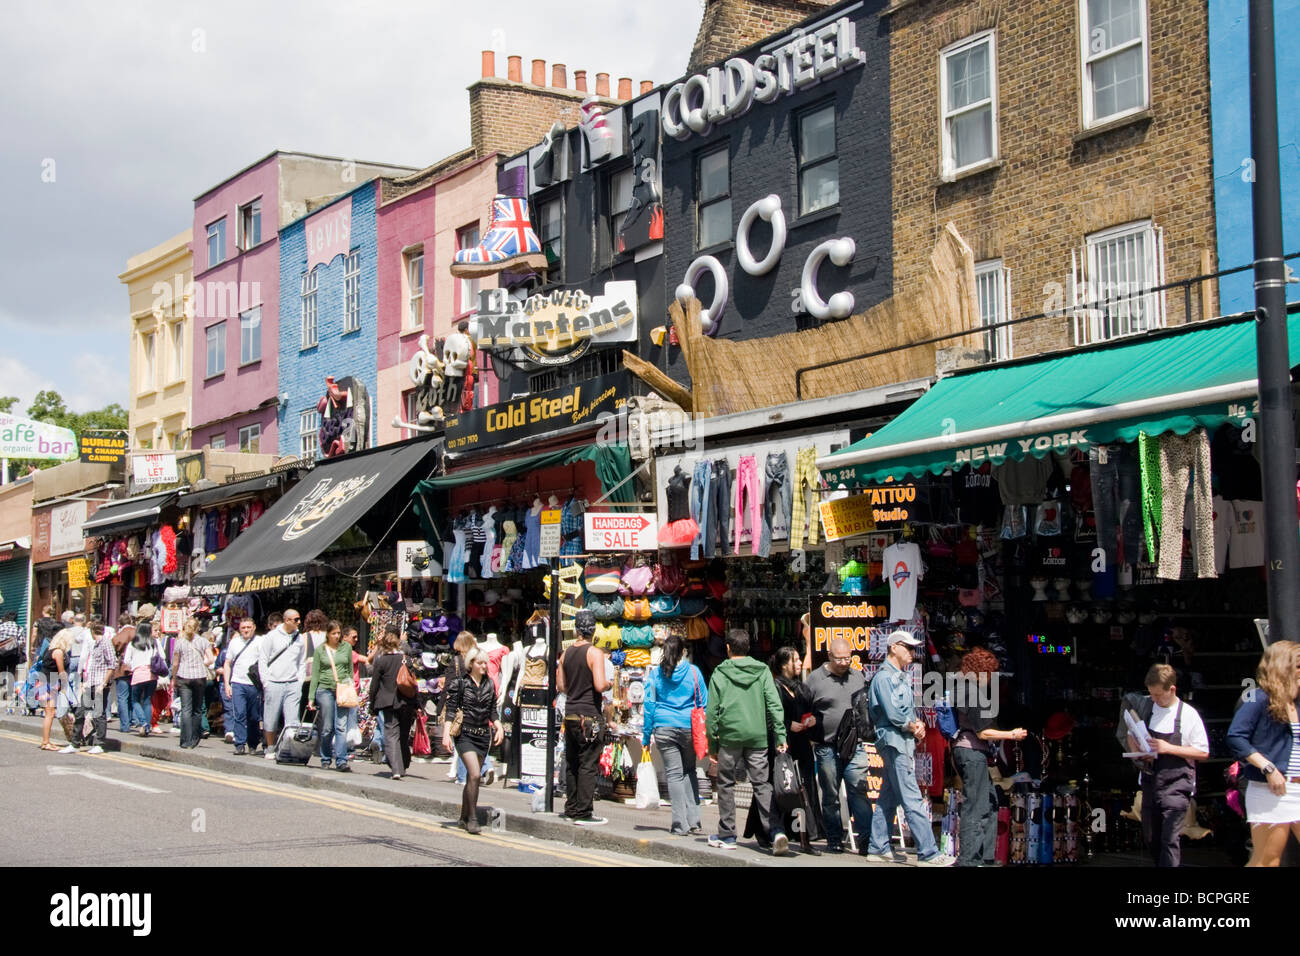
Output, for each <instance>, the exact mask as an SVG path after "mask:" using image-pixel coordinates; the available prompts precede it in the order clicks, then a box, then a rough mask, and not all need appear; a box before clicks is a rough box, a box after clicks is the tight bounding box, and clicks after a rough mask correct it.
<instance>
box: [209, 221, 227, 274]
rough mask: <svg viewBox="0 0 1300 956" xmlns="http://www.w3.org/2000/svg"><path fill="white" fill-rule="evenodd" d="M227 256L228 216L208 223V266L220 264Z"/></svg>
mask: <svg viewBox="0 0 1300 956" xmlns="http://www.w3.org/2000/svg"><path fill="white" fill-rule="evenodd" d="M225 258H226V218H225V217H224V216H222V217H221V218H220V219H218V220H217V221H216V222H212V223H208V268H209V269H211V268H212V267H213V266H215V265H220V264H221V263H222V262H223V261H225Z"/></svg>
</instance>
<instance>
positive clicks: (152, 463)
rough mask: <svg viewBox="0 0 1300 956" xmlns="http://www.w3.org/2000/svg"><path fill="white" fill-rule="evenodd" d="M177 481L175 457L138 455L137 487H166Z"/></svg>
mask: <svg viewBox="0 0 1300 956" xmlns="http://www.w3.org/2000/svg"><path fill="white" fill-rule="evenodd" d="M169 481H176V456H175V455H137V456H136V459H135V483H136V484H137V485H165V484H167V483H168V482H169Z"/></svg>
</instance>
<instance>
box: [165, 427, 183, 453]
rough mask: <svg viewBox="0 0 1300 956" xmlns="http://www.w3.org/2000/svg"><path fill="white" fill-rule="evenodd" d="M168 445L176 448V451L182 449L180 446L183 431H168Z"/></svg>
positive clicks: (173, 448)
mask: <svg viewBox="0 0 1300 956" xmlns="http://www.w3.org/2000/svg"><path fill="white" fill-rule="evenodd" d="M167 447H168V448H171V449H172V450H174V451H175V450H179V449H180V447H181V433H180V432H168V433H167Z"/></svg>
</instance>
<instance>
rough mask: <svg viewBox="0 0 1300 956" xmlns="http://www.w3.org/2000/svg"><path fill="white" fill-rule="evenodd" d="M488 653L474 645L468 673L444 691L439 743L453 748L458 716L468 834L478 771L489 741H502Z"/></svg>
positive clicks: (474, 828)
mask: <svg viewBox="0 0 1300 956" xmlns="http://www.w3.org/2000/svg"><path fill="white" fill-rule="evenodd" d="M487 665H488V659H487V654H486V653H485V652H484V651H482V650H481V649H479V648H478V647H473V648H471V649H470V650H469V653H467V654H466V655H465V666H466V668H467V669H468V674H467V675H466V676H465V677H461V678H458V679H457V680H456V681H455V682H454V683H453V685H452V686H451V688H450V689H449V690H448V692H447V723H445V724H443V730H442V745H443V746H444V747H445V748H447V749H448V750H451V749H452V745H453V741H452V736H453V735H452V733H451V729H452V724H453V723H454V722H455V721H456V718H457V716H459V717H460V733H458V734H456V735H455V749H456V753H458V754H459V755H460V759H461V760H463V761H465V792H464V794H463V795H462V797H461V801H460V821H461V823H462V824H463V825H464V827H465V831H466V832H467V833H478V832H479V824H478V788H479V774H480V772H481V771H482V768H483V761H484V760H485V759H486V758H487V753H488V746H489V744H490V743H491V744H499V743H501V725H500V724H499V723H497V693H496V687H495V685H494V684H493V683H492V681H491V680H489V679H488V676H487Z"/></svg>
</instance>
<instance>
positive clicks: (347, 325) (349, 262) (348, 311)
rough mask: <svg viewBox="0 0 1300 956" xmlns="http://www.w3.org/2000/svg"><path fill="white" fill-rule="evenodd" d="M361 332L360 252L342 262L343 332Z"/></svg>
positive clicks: (350, 255)
mask: <svg viewBox="0 0 1300 956" xmlns="http://www.w3.org/2000/svg"><path fill="white" fill-rule="evenodd" d="M360 330H361V250H359V249H354V250H353V251H352V252H350V253H348V256H347V258H346V259H344V260H343V331H344V333H347V332H359V331H360Z"/></svg>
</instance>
